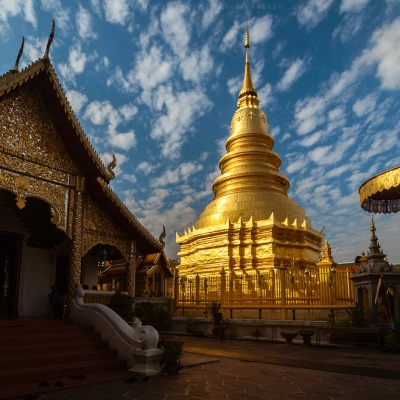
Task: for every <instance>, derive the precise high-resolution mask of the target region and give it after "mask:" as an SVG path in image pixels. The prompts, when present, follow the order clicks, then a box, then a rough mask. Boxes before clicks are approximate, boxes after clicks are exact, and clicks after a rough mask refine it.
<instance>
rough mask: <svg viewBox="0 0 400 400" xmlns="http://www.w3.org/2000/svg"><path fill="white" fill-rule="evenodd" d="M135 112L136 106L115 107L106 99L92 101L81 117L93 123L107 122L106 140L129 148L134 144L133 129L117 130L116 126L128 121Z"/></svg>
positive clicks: (122, 147)
mask: <svg viewBox="0 0 400 400" xmlns="http://www.w3.org/2000/svg"><path fill="white" fill-rule="evenodd" d="M136 112H137V108H136V106H134V105H132V104H125V105H124V106H122V107H120V108H119V109H115V108H114V107H113V106H112V104H111V103H110V102H109V101H108V100H106V101H103V102H99V101H93V102H92V103H89V105H88V106H87V107H86V110H85V113H84V115H83V118H84V119H88V120H90V121H91V122H92V123H93V124H95V125H103V124H105V123H107V124H108V127H107V130H106V132H105V133H106V134H107V140H108V142H109V143H110V144H111V145H112V146H115V147H118V148H120V149H123V150H129V149H130V148H131V147H134V146H135V145H136V137H135V133H134V131H133V130H132V129H131V130H128V131H127V132H118V131H117V127H118V125H120V124H121V123H123V122H127V121H130V120H131V119H132V117H133V116H134V115H135V114H136Z"/></svg>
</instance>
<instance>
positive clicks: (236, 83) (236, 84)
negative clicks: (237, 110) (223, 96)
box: [226, 76, 243, 97]
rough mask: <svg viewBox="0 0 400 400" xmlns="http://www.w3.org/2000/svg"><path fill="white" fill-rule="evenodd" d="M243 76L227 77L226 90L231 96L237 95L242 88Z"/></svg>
mask: <svg viewBox="0 0 400 400" xmlns="http://www.w3.org/2000/svg"><path fill="white" fill-rule="evenodd" d="M242 83H243V77H240V76H236V77H234V78H229V79H228V81H227V82H226V84H227V86H228V92H229V93H230V94H231V95H232V96H233V97H237V96H239V92H240V89H241V88H242Z"/></svg>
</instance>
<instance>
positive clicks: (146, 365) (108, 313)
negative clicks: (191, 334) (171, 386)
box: [71, 283, 162, 376]
mask: <svg viewBox="0 0 400 400" xmlns="http://www.w3.org/2000/svg"><path fill="white" fill-rule="evenodd" d="M84 295H85V292H84V291H83V289H82V286H81V284H80V283H78V284H77V287H76V299H73V300H72V304H71V318H72V319H73V321H74V322H75V323H78V324H86V325H93V326H94V329H95V331H96V332H99V333H100V334H101V338H102V340H105V341H107V342H108V343H109V346H110V348H112V349H115V350H116V351H117V353H118V356H119V357H120V358H123V359H125V360H126V362H127V364H128V367H129V368H130V370H131V371H133V372H139V373H141V374H144V375H147V376H150V375H157V374H159V373H160V372H161V366H160V364H159V360H160V358H161V353H162V352H161V350H160V349H158V348H157V345H158V340H159V335H158V332H157V330H156V329H154V328H153V327H152V326H150V325H144V326H143V325H142V322H141V321H140V320H139V319H138V318H135V319H134V321H133V324H132V327H131V326H129V325H128V324H127V323H126V322H125V321H124V320H123V319H122V318H121V317H120V316H119V315H118V314H116V313H115V312H114V311H113V310H111V308H109V307H107V306H105V305H103V304H96V303H89V304H87V303H84V301H83V297H84Z"/></svg>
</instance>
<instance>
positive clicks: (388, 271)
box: [350, 216, 400, 323]
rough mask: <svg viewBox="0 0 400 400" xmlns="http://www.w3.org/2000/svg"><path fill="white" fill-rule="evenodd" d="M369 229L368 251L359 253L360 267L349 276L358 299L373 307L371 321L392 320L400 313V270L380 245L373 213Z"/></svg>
mask: <svg viewBox="0 0 400 400" xmlns="http://www.w3.org/2000/svg"><path fill="white" fill-rule="evenodd" d="M370 230H371V240H370V246H369V251H368V253H367V255H365V253H364V252H362V254H361V257H357V262H358V266H359V268H358V271H355V272H354V273H353V275H352V276H351V277H350V279H351V280H352V281H353V283H354V293H355V301H356V302H357V303H361V304H363V306H364V307H368V308H369V309H370V318H371V322H374V323H379V322H380V323H390V322H391V321H393V320H394V319H395V318H396V317H399V316H400V271H398V270H395V269H394V268H393V264H390V263H389V262H388V261H387V259H386V254H384V252H383V250H381V249H380V248H381V246H380V244H379V241H378V237H377V236H376V233H375V232H376V228H375V223H374V219H373V217H372V216H371V227H370Z"/></svg>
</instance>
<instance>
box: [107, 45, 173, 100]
mask: <svg viewBox="0 0 400 400" xmlns="http://www.w3.org/2000/svg"><path fill="white" fill-rule="evenodd" d="M149 71H151V74H149ZM172 73H173V61H172V59H171V58H170V57H169V56H168V55H166V54H164V53H163V51H162V48H161V47H157V46H152V47H151V48H150V50H148V49H145V50H143V51H142V52H141V53H140V55H139V56H138V57H137V61H136V63H135V67H134V68H133V69H132V70H131V71H129V72H128V74H127V76H126V78H125V77H124V76H123V74H122V71H121V70H120V69H119V68H117V69H116V71H115V74H114V78H115V80H116V81H117V82H118V84H119V85H120V86H121V87H122V88H123V89H124V90H125V91H127V92H132V91H135V87H136V86H137V85H139V86H140V87H141V88H142V90H143V92H142V94H141V97H142V100H143V101H144V102H145V103H146V104H147V105H148V106H150V105H151V102H152V89H154V88H155V87H157V86H158V85H160V84H161V83H163V82H165V81H167V80H168V79H169V78H170V77H171V75H172Z"/></svg>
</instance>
